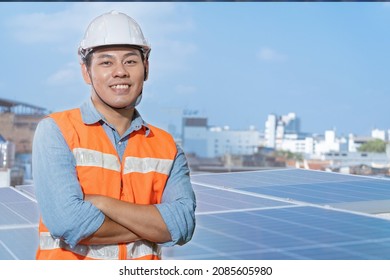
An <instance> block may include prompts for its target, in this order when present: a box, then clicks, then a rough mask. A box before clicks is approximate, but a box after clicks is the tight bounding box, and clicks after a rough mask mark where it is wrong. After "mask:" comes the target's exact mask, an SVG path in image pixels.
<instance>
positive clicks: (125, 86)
mask: <svg viewBox="0 0 390 280" xmlns="http://www.w3.org/2000/svg"><path fill="white" fill-rule="evenodd" d="M129 87H130V86H129V85H113V86H110V88H112V89H128V88H129Z"/></svg>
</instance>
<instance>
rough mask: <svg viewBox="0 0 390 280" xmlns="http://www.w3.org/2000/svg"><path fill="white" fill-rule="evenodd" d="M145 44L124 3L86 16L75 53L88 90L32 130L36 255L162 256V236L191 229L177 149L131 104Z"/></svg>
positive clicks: (142, 71) (182, 236) (144, 74)
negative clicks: (76, 103) (76, 104)
mask: <svg viewBox="0 0 390 280" xmlns="http://www.w3.org/2000/svg"><path fill="white" fill-rule="evenodd" d="M150 50H151V49H150V46H149V45H148V43H147V42H146V40H145V38H144V36H143V33H142V31H141V29H140V27H139V25H138V24H137V23H136V22H135V21H134V20H133V19H132V18H130V17H128V16H127V15H125V14H123V13H118V12H115V11H113V12H110V13H106V14H103V15H101V16H99V17H97V18H96V19H94V20H93V21H92V22H91V23H90V25H89V26H88V29H87V31H86V33H85V37H84V39H83V40H82V41H81V44H80V48H79V56H80V58H81V71H82V75H83V78H84V80H85V82H86V83H87V84H89V85H91V98H90V100H88V101H87V102H86V103H85V104H83V105H82V106H81V107H80V108H77V109H72V110H67V111H64V112H58V113H53V114H51V115H49V117H47V118H45V119H43V120H42V121H41V122H40V123H39V125H38V127H37V129H36V132H35V136H34V144H33V176H34V184H35V188H36V196H37V200H38V203H39V207H40V211H41V214H42V218H41V222H40V225H39V239H40V246H39V248H38V250H37V255H36V257H37V259H160V258H161V250H160V246H173V245H175V244H179V245H182V244H185V243H187V242H188V241H189V240H190V239H191V238H192V235H193V232H194V228H195V213H194V212H195V207H196V204H195V196H194V192H193V189H192V186H191V183H190V178H189V169H188V166H187V162H186V159H185V156H184V153H183V151H182V150H181V148H180V147H178V146H177V145H176V144H175V142H174V141H173V139H172V137H171V136H170V135H169V134H168V133H166V132H165V131H163V130H161V129H158V128H156V127H154V126H152V125H150V124H146V123H145V122H144V121H143V119H142V118H141V116H140V114H139V112H138V111H137V110H136V109H135V106H136V105H137V104H138V103H139V102H140V100H141V97H142V89H143V84H144V81H146V79H147V78H148V73H149V60H148V59H149V54H150Z"/></svg>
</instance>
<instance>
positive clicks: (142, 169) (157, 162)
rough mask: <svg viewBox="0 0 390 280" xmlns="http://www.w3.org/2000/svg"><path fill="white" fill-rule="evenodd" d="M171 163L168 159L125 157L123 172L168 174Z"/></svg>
mask: <svg viewBox="0 0 390 280" xmlns="http://www.w3.org/2000/svg"><path fill="white" fill-rule="evenodd" d="M172 164H173V160H170V159H160V158H137V157H126V158H125V168H124V170H123V174H128V173H132V172H139V173H148V172H157V173H161V174H165V175H169V172H170V171H171V167H172Z"/></svg>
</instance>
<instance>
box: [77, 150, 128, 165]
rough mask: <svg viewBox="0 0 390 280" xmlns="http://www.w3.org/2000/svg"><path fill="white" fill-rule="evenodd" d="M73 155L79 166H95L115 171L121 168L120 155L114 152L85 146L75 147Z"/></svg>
mask: <svg viewBox="0 0 390 280" xmlns="http://www.w3.org/2000/svg"><path fill="white" fill-rule="evenodd" d="M73 155H74V157H75V159H76V165H77V166H95V167H102V168H106V169H110V170H114V171H120V170H121V165H120V163H119V161H118V157H117V156H115V155H112V154H105V153H102V152H99V151H95V150H90V149H85V148H74V149H73Z"/></svg>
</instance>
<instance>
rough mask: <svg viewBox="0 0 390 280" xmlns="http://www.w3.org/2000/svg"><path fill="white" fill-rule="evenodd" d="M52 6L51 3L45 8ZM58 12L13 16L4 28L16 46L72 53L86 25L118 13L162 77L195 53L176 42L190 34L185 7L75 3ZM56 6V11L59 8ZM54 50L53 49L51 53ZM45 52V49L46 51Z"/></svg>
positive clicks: (193, 48) (193, 47)
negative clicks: (136, 29)
mask: <svg viewBox="0 0 390 280" xmlns="http://www.w3.org/2000/svg"><path fill="white" fill-rule="evenodd" d="M45 5H53V6H54V5H55V3H50V4H45ZM62 6H63V7H64V8H63V9H62V10H59V9H57V11H55V12H40V13H30V14H27V13H17V12H16V13H15V14H16V15H15V16H14V17H12V18H11V19H10V20H9V21H8V22H7V28H8V29H9V30H10V31H11V32H10V34H13V36H14V39H15V40H17V41H18V42H19V43H22V44H28V45H39V46H43V47H44V48H45V47H47V48H50V51H57V52H59V53H61V54H63V53H67V54H72V55H73V57H74V56H75V52H76V49H77V46H78V43H79V42H80V40H81V38H82V37H83V34H84V31H85V29H86V27H87V25H88V24H89V22H90V21H91V20H92V19H93V18H95V17H96V16H98V15H100V14H102V13H105V12H108V11H111V10H118V11H120V12H124V13H127V14H128V15H130V16H131V17H133V18H134V19H135V20H136V21H137V22H138V23H139V24H140V25H141V28H142V30H143V33H144V35H145V37H146V38H147V40H148V41H149V42H150V43H151V46H152V54H151V64H152V68H153V67H155V69H158V70H161V69H163V72H164V73H166V71H168V72H172V71H177V70H178V69H183V67H188V66H187V64H186V58H187V57H188V56H190V55H191V54H193V53H194V52H196V50H197V47H196V45H195V44H194V43H193V42H188V41H185V40H178V39H177V38H178V37H179V35H180V34H182V33H188V32H191V31H192V30H194V28H195V24H194V22H193V21H192V19H191V15H190V9H187V8H186V5H185V3H172V2H150V3H147V2H133V3H127V2H126V3H121V2H119V3H111V2H99V3H91V2H78V3H66V4H62ZM62 6H60V7H62ZM53 46H55V49H53ZM48 50H49V49H48ZM57 74H58V75H57V76H55V77H54V76H53V77H52V79H53V80H56V79H58V80H61V77H63V78H65V77H66V76H67V75H70V74H71V73H70V72H66V71H64V72H59V73H57Z"/></svg>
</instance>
